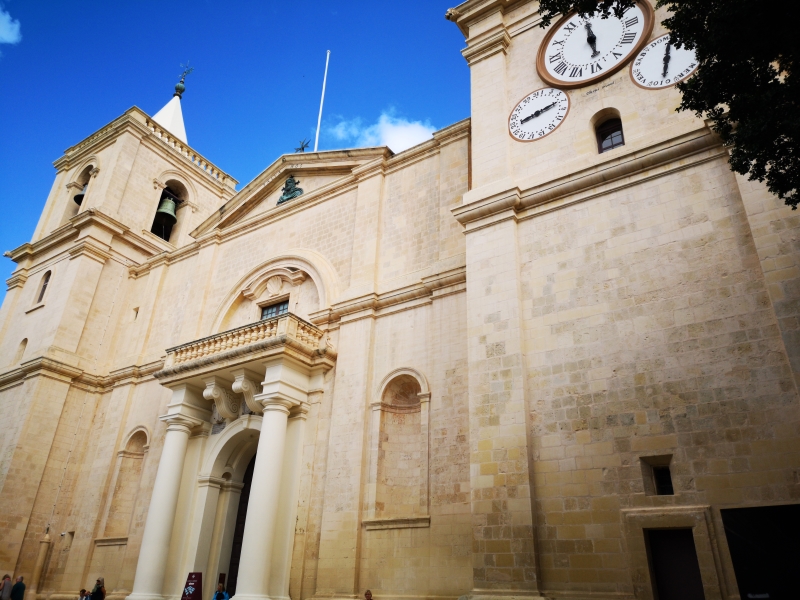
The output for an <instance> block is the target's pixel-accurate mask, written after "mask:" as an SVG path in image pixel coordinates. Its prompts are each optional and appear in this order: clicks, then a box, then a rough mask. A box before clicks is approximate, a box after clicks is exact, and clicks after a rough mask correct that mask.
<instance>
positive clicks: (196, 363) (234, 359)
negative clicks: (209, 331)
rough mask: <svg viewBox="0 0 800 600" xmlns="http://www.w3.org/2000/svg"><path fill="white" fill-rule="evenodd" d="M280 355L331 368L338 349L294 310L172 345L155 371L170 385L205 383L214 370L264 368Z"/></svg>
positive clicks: (308, 364) (307, 365)
mask: <svg viewBox="0 0 800 600" xmlns="http://www.w3.org/2000/svg"><path fill="white" fill-rule="evenodd" d="M278 356H281V357H289V358H291V359H293V360H294V361H295V362H299V363H302V364H303V365H305V366H306V367H308V368H313V367H315V366H317V365H319V366H323V365H326V366H328V368H330V366H332V365H333V362H334V361H335V360H336V351H335V350H334V348H333V346H331V344H330V342H329V340H328V335H327V333H325V332H324V331H322V330H320V329H317V328H316V327H314V325H312V324H311V323H308V322H306V321H304V320H302V319H300V318H298V317H296V316H295V315H293V314H291V313H288V314H284V315H279V316H277V317H272V318H271V319H264V320H263V321H258V322H257V323H251V324H249V325H245V326H243V327H237V328H236V329H231V330H229V331H223V332H222V333H217V334H215V335H212V336H209V337H206V338H203V339H200V340H195V341H193V342H189V343H188V344H182V345H180V346H175V347H174V348H169V349H167V358H166V360H165V362H164V367H163V368H162V369H161V370H160V371H158V372H157V373H155V374H154V376H155V377H156V378H157V379H159V380H160V381H161V384H162V385H167V386H170V387H171V386H172V385H173V384H176V383H179V382H181V383H196V384H200V385H204V384H203V381H204V378H206V377H207V376H209V375H212V374H214V375H220V374H221V375H223V376H224V375H225V373H226V372H227V373H230V372H232V371H233V370H240V369H243V368H245V369H251V370H253V371H256V372H260V373H262V374H263V372H264V370H263V365H265V364H267V363H268V362H270V361H271V360H272V359H274V358H277V357H278ZM326 370H327V369H326ZM231 378H233V377H232V376H231Z"/></svg>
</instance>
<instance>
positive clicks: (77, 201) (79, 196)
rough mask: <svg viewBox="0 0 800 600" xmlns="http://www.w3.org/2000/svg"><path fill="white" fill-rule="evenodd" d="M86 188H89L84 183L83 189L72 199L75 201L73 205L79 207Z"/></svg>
mask: <svg viewBox="0 0 800 600" xmlns="http://www.w3.org/2000/svg"><path fill="white" fill-rule="evenodd" d="M87 187H89V184H88V183H84V184H83V189H82V190H81V191H80V192H79V193H77V194H75V197H74V198H73V200H75V204H77V205H78V206H80V205H81V202H83V197H84V196H85V195H86V188H87Z"/></svg>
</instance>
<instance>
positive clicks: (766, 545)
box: [720, 504, 800, 600]
mask: <svg viewBox="0 0 800 600" xmlns="http://www.w3.org/2000/svg"><path fill="white" fill-rule="evenodd" d="M720 513H721V514H722V523H723V525H724V526H725V537H726V538H727V540H728V548H730V551H731V560H732V561H733V571H734V573H736V583H737V584H738V586H739V595H740V596H741V597H742V600H745V599H746V598H747V599H749V598H765V599H768V600H784V599H788V598H792V599H793V598H797V593H798V592H797V567H798V565H800V542H798V539H800V504H789V505H783V506H759V507H756V508H727V509H724V510H721V511H720Z"/></svg>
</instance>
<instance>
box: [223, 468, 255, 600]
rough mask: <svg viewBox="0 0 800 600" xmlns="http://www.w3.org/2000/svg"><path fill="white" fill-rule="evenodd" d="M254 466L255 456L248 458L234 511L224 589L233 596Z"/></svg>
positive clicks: (240, 557)
mask: <svg viewBox="0 0 800 600" xmlns="http://www.w3.org/2000/svg"><path fill="white" fill-rule="evenodd" d="M255 466H256V457H255V456H254V457H253V458H252V459H251V460H250V464H248V465H247V470H246V471H245V472H244V482H243V483H244V487H243V488H242V493H241V496H239V509H238V510H237V511H236V525H234V529H233V543H232V544H231V563H230V567H229V569H228V571H229V572H228V588H227V589H226V590H225V591H226V592H228V595H229V596H230V597H231V598H233V596H234V595H235V594H236V583H237V581H238V579H239V562H240V561H241V559H242V540H243V539H244V524H245V521H246V520H247V503H248V501H249V500H250V487H251V486H252V484H253V469H254V468H255Z"/></svg>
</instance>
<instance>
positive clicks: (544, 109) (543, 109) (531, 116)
mask: <svg viewBox="0 0 800 600" xmlns="http://www.w3.org/2000/svg"><path fill="white" fill-rule="evenodd" d="M556 104H558V102H553V103H552V104H548V105H547V106H545V107H544V108H540V109H539V110H537V111H536V112H535V113H533V114H532V115H530V116H528V117H525V118H524V119H522V121H520V122H519V124H520V125H522V124H523V123H527V122H528V121H530V120H531V119H535V118H536V117H538V116H539V115H541V114H542V113H543V112H544V111H546V110H550V109H551V108H553V107H554V106H555V105H556Z"/></svg>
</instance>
